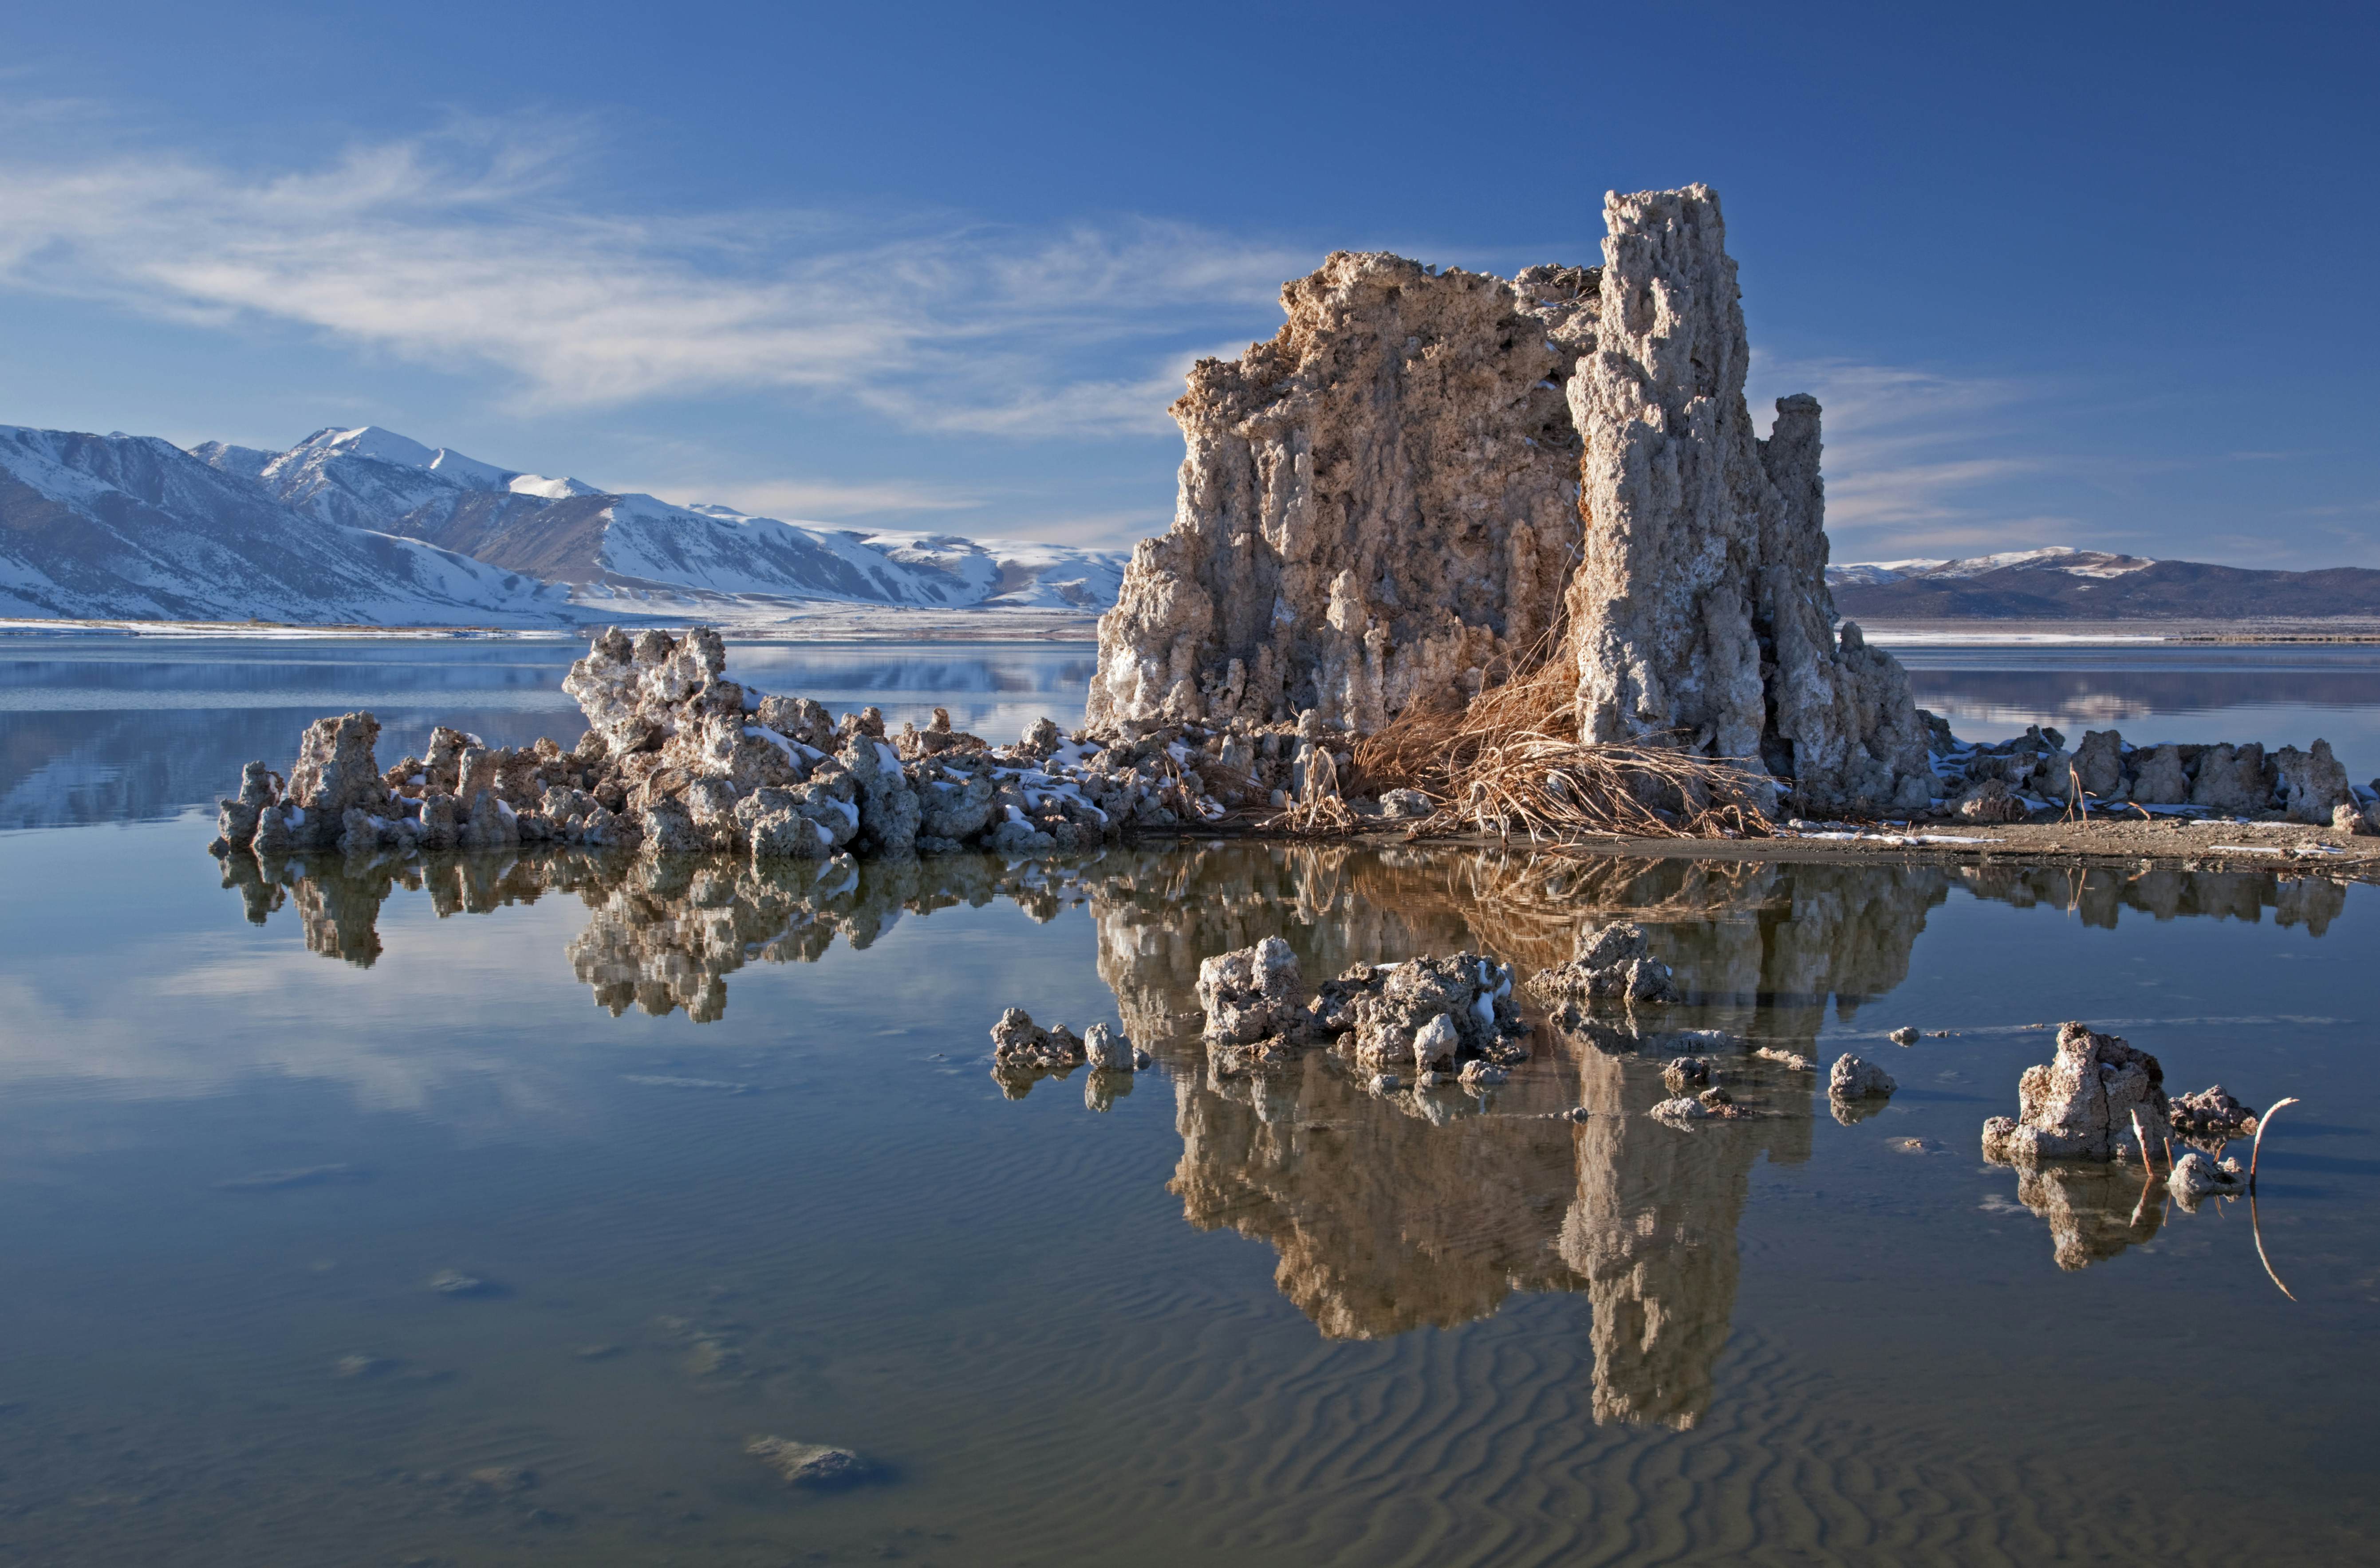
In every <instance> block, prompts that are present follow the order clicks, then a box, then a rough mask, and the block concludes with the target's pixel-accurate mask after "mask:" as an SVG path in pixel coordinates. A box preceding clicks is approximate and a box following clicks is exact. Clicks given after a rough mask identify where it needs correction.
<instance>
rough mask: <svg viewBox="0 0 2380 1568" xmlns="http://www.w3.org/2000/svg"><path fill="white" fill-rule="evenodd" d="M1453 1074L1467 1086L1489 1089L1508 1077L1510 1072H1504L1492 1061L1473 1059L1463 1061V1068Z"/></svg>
mask: <svg viewBox="0 0 2380 1568" xmlns="http://www.w3.org/2000/svg"><path fill="white" fill-rule="evenodd" d="M1455 1076H1456V1077H1457V1078H1459V1079H1460V1080H1462V1081H1463V1084H1464V1086H1465V1087H1467V1088H1471V1089H1489V1088H1493V1087H1494V1086H1495V1085H1497V1084H1500V1083H1501V1082H1503V1081H1504V1080H1506V1079H1508V1078H1510V1077H1511V1076H1512V1074H1510V1073H1508V1072H1506V1071H1505V1070H1504V1069H1503V1068H1502V1067H1498V1066H1497V1065H1496V1064H1495V1063H1493V1062H1489V1061H1474V1062H1465V1063H1463V1070H1462V1071H1461V1072H1460V1073H1458V1074H1456V1075H1455Z"/></svg>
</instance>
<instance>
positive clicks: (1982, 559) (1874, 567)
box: [1827, 545, 2156, 587]
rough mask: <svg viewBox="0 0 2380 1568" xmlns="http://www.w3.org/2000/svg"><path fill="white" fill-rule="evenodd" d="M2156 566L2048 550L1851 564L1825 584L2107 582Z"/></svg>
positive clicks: (2140, 559)
mask: <svg viewBox="0 0 2380 1568" xmlns="http://www.w3.org/2000/svg"><path fill="white" fill-rule="evenodd" d="M2155 564H2156V562H2155V561H2152V560H2150V559H2149V558H2148V557H2146V556H2141V555H2111V554H2109V553H2108V552H2107V551H2106V550H2097V549H2068V548H2067V547H2066V546H2064V545H2050V546H2047V547H2046V548H2044V549H2012V550H2003V551H2001V552H2000V553H1999V554H1998V555H1971V556H1966V557H1963V558H1961V559H1960V560H1956V561H1852V562H1850V563H1848V564H1845V565H1841V566H1829V567H1828V568H1827V581H1828V584H1829V585H1834V586H1840V585H1843V584H1846V583H1850V584H1856V585H1859V586H1861V587H1874V586H1876V585H1877V584H1879V583H1903V582H1908V581H1911V580H1913V579H1918V578H1924V579H1930V580H1934V581H1944V580H1949V579H1955V578H1965V577H1981V576H1983V575H1984V574H1985V573H1989V572H2061V573H2065V574H2067V575H2068V576H2070V577H2099V578H2107V577H2121V576H2124V575H2125V574H2127V573H2133V572H2138V571H2141V570H2142V569H2143V568H2145V567H2150V566H2155Z"/></svg>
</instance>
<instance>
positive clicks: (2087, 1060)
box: [1984, 1023, 2173, 1165]
mask: <svg viewBox="0 0 2380 1568" xmlns="http://www.w3.org/2000/svg"><path fill="white" fill-rule="evenodd" d="M2017 1104H2018V1109H2019V1115H2018V1116H2017V1117H2016V1118H2015V1119H2014V1120H2010V1118H2009V1117H2007V1116H1994V1117H1992V1118H1991V1119H1990V1120H1989V1121H1987V1122H1985V1124H1984V1157H1985V1159H1988V1160H1992V1161H1995V1162H1998V1164H2019V1165H2031V1164H2034V1163H2036V1162H2038V1161H2042V1160H2113V1159H2118V1158H2119V1157H2121V1155H2120V1151H2121V1150H2122V1147H2123V1145H2124V1144H2125V1143H2126V1142H2128V1141H2130V1140H2131V1139H2132V1138H2133V1136H2134V1134H2133V1132H2132V1117H2133V1116H2134V1114H2135V1113H2137V1114H2138V1116H2139V1117H2140V1121H2141V1128H2142V1131H2143V1134H2145V1136H2146V1137H2147V1138H2148V1139H2149V1140H2150V1143H2151V1146H2152V1147H2154V1146H2155V1144H2156V1143H2157V1142H2158V1141H2159V1140H2163V1139H2165V1138H2167V1137H2168V1136H2170V1135H2171V1133H2172V1130H2173V1126H2172V1121H2171V1119H2170V1116H2169V1114H2168V1103H2167V1100H2166V1093H2165V1069H2164V1068H2163V1067H2160V1066H2158V1065H2157V1059H2156V1058H2155V1056H2152V1055H2149V1054H2148V1053H2147V1052H2145V1051H2138V1050H2134V1049H2133V1048H2132V1045H2131V1042H2129V1041H2126V1040H2122V1039H2119V1038H2118V1037H2117V1036H2115V1035H2112V1034H2099V1033H2095V1032H2094V1031H2092V1030H2091V1028H2090V1026H2089V1025H2087V1024H2082V1023H2068V1024H2065V1025H2062V1026H2061V1027H2060V1028H2059V1029H2058V1055H2057V1056H2056V1057H2055V1058H2054V1059H2052V1060H2050V1061H2047V1062H2037V1063H2035V1064H2034V1066H2032V1067H2027V1068H2025V1069H2024V1076H2023V1077H2022V1078H2021V1079H2019V1080H2017Z"/></svg>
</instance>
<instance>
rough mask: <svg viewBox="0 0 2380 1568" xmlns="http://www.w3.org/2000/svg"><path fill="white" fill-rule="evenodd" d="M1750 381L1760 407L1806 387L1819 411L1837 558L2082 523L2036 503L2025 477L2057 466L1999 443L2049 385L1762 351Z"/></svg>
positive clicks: (1945, 548)
mask: <svg viewBox="0 0 2380 1568" xmlns="http://www.w3.org/2000/svg"><path fill="white" fill-rule="evenodd" d="M1752 382H1753V387H1754V389H1755V392H1757V393H1758V394H1759V395H1757V396H1755V398H1754V400H1753V401H1754V406H1755V408H1765V407H1766V405H1767V402H1768V399H1769V398H1770V397H1773V396H1775V395H1777V394H1778V393H1781V392H1811V393H1813V394H1815V396H1816V397H1817V399H1818V402H1819V404H1820V406H1821V407H1822V408H1823V409H1824V410H1825V430H1826V476H1827V532H1828V535H1829V536H1830V537H1831V538H1832V540H1833V541H1834V552H1833V553H1834V557H1835V559H1836V560H1837V561H1862V560H1879V559H1896V558H1899V559H1905V558H1910V557H1916V556H1929V555H1957V554H1962V553H1973V552H1974V551H1976V550H2002V549H2032V548H2034V547H2036V546H2039V545H2044V544H2070V543H2074V542H2076V541H2075V540H2074V539H2073V538H2072V537H2070V536H2072V535H2073V534H2074V533H2075V532H2076V531H2077V530H2078V529H2080V528H2081V527H2083V525H2082V524H2081V523H2080V522H2079V520H2077V519H2075V518H2071V517H2066V516H2061V515H2058V514H2057V513H2045V512H2043V511H2041V510H2040V508H2039V501H2040V496H2039V494H2038V493H2037V489H2036V487H2034V486H2032V485H2028V484H2024V483H2022V481H2026V480H2032V479H2037V478H2039V477H2040V476H2042V475H2044V474H2046V473H2047V472H2049V471H2050V469H2051V468H2052V467H2054V466H2055V464H2053V463H2051V462H2050V461H2049V460H2047V459H2046V458H2043V457H2040V456H2036V455H2031V454H2017V453H2011V452H2008V451H2006V450H2005V448H2006V447H2007V446H2008V444H2009V441H2010V433H2011V427H2012V426H2014V425H2016V424H2018V423H2019V421H2018V420H2017V419H2016V418H2015V417H2014V416H2016V415H2017V414H2018V413H2019V411H2020V410H2021V409H2022V408H2023V406H2024V405H2026V404H2038V403H2040V402H2042V401H2044V400H2046V398H2048V397H2049V396H2050V395H2052V389H2049V388H2046V387H2043V386H2038V385H2034V384H2029V383H2026V382H2023V381H2018V380H2002V379H1991V378H1980V377H1956V376H1949V375H1944V374H1939V373H1936V372H1931V371H1925V370H1918V369H1911V368H1904V367H1899V366H1890V365H1864V364H1856V363H1852V362H1849V361H1843V360H1779V359H1777V358H1775V357H1773V356H1767V355H1763V354H1760V353H1758V352H1757V351H1755V355H1754V364H1753V375H1752Z"/></svg>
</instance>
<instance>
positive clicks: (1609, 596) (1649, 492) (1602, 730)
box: [1568, 185, 1934, 810]
mask: <svg viewBox="0 0 2380 1568" xmlns="http://www.w3.org/2000/svg"><path fill="white" fill-rule="evenodd" d="M1604 221H1605V224H1606V226H1607V228H1608V230H1609V233H1608V235H1606V237H1605V239H1604V242H1603V254H1604V266H1603V276H1602V292H1601V299H1600V308H1599V310H1598V331H1597V344H1596V349H1595V352H1594V353H1593V354H1591V355H1589V356H1586V357H1585V359H1583V360H1582V361H1581V362H1580V366H1579V370H1578V373H1577V374H1576V375H1575V376H1574V377H1573V378H1572V380H1571V382H1570V388H1569V392H1570V408H1571V417H1572V421H1573V424H1574V426H1575V427H1576V428H1578V429H1579V430H1580V431H1582V432H1583V433H1584V437H1585V456H1584V458H1583V460H1582V462H1581V464H1580V506H1581V509H1582V511H1583V512H1584V513H1585V517H1586V529H1585V554H1584V559H1583V560H1582V561H1581V562H1580V565H1579V569H1578V571H1577V573H1575V574H1574V575H1573V577H1572V579H1571V582H1570V588H1569V595H1568V609H1569V616H1570V628H1571V631H1570V636H1571V649H1572V653H1573V657H1574V659H1575V661H1576V665H1577V669H1578V681H1579V685H1578V709H1579V716H1580V719H1579V722H1580V730H1581V738H1582V739H1585V740H1588V741H1626V740H1641V739H1645V738H1649V737H1657V736H1664V737H1670V738H1673V739H1675V740H1678V741H1680V742H1683V743H1684V744H1686V745H1687V746H1689V747H1691V748H1692V749H1693V750H1694V751H1696V752H1699V753H1701V754H1705V755H1711V756H1720V757H1733V758H1741V759H1744V760H1746V761H1747V762H1751V763H1754V764H1756V765H1758V766H1761V767H1762V768H1764V769H1765V770H1766V771H1767V772H1768V773H1770V774H1772V775H1775V776H1776V777H1778V778H1780V779H1789V778H1790V779H1791V781H1792V785H1791V788H1792V794H1793V797H1794V798H1795V799H1796V800H1797V801H1798V802H1800V803H1801V804H1802V805H1803V807H1804V809H1815V810H1830V809H1837V808H1845V807H1864V808H1867V809H1900V810H1923V809H1924V808H1925V805H1926V803H1927V802H1928V801H1929V800H1930V798H1931V794H1932V790H1933V782H1934V781H1933V775H1932V772H1931V770H1930V768H1929V766H1928V765H1927V763H1926V758H1925V730H1924V728H1923V726H1922V725H1921V724H1920V722H1919V721H1918V718H1917V714H1916V708H1915V705H1914V704H1913V702H1912V701H1911V698H1910V694H1909V681H1908V677H1907V676H1906V675H1905V674H1904V673H1903V671H1902V670H1901V669H1900V665H1899V664H1898V663H1896V662H1895V661H1894V660H1893V659H1892V658H1891V657H1890V656H1888V655H1887V654H1884V653H1882V652H1880V651H1877V650H1876V649H1872V648H1869V647H1868V646H1867V645H1865V643H1864V641H1863V639H1862V638H1861V636H1860V633H1859V628H1858V627H1857V626H1856V625H1852V624H1850V623H1845V624H1844V626H1843V627H1842V630H1841V633H1840V636H1838V634H1837V633H1836V630H1835V624H1834V622H1835V610H1834V599H1833V596H1832V595H1831V594H1829V593H1828V589H1827V581H1826V568H1827V537H1826V526H1825V506H1826V501H1825V490H1824V488H1823V487H1822V485H1821V483H1820V481H1819V476H1818V455H1819V445H1820V443H1819V434H1818V404H1817V400H1816V399H1815V398H1812V397H1808V396H1806V395H1804V396H1795V397H1789V398H1783V399H1780V400H1779V403H1778V404H1777V424H1776V427H1775V428H1774V430H1773V431H1772V433H1771V434H1770V436H1769V439H1768V440H1766V441H1763V440H1757V439H1756V438H1755V435H1754V433H1753V425H1752V416H1751V412H1750V410H1749V409H1748V408H1747V407H1746V406H1745V404H1744V400H1743V381H1744V373H1745V371H1746V369H1747V368H1749V361H1750V358H1751V354H1750V349H1749V346H1748V345H1747V344H1746V342H1745V338H1744V331H1743V308H1742V305H1741V303H1740V296H1739V294H1738V290H1737V287H1736V277H1735V263H1734V261H1733V260H1732V259H1730V258H1729V256H1728V254H1727V229H1726V224H1725V223H1724V222H1723V221H1722V219H1721V217H1720V214H1719V205H1718V196H1717V195H1716V194H1715V193H1714V192H1712V191H1711V190H1710V188H1709V187H1706V186H1699V185H1696V186H1688V187H1686V188H1684V189H1683V190H1670V191H1646V192H1641V193H1639V194H1636V195H1633V196H1622V195H1620V194H1618V193H1616V192H1615V193H1613V194H1611V195H1609V196H1608V197H1606V198H1605V199H1604Z"/></svg>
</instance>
